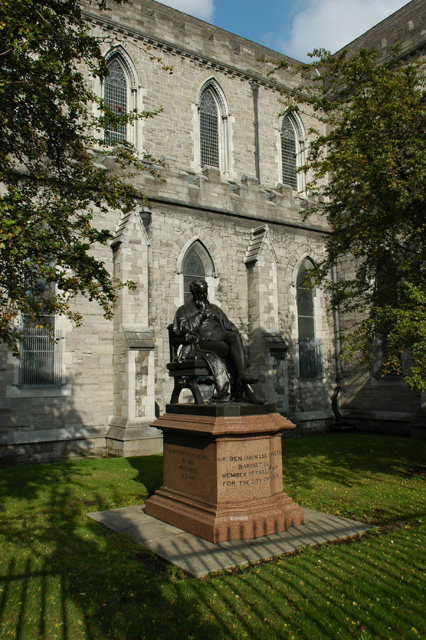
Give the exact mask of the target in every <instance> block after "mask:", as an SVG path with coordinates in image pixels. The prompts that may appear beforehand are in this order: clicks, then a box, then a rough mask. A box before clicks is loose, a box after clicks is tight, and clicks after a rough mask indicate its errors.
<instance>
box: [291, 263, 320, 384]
mask: <svg viewBox="0 0 426 640" xmlns="http://www.w3.org/2000/svg"><path fill="white" fill-rule="evenodd" d="M313 266H314V265H313V263H312V262H311V260H309V258H306V259H305V260H304V261H303V263H302V264H301V266H300V269H299V273H298V275H297V282H296V297H297V330H298V336H299V372H300V378H302V379H308V380H309V379H314V378H318V377H319V375H320V370H321V354H320V345H319V343H318V341H317V340H316V338H315V314H314V294H313V291H312V289H311V288H310V287H309V286H308V285H307V283H306V275H307V273H308V272H309V271H310V270H311V269H312V268H313Z"/></svg>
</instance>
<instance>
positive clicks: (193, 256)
mask: <svg viewBox="0 0 426 640" xmlns="http://www.w3.org/2000/svg"><path fill="white" fill-rule="evenodd" d="M178 272H179V273H181V274H182V275H183V292H184V298H185V300H187V299H188V298H189V285H190V283H191V281H192V280H194V279H195V278H201V279H207V278H211V277H215V276H216V270H215V266H214V262H213V259H212V257H211V255H210V252H209V251H208V249H207V247H206V246H205V244H204V243H203V242H202V241H201V240H200V239H199V238H198V237H195V238H193V239H192V240H191V241H190V242H188V243H187V244H186V245H185V247H184V248H183V250H182V252H181V255H180V257H179V264H178Z"/></svg>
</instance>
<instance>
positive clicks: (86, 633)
mask: <svg viewBox="0 0 426 640" xmlns="http://www.w3.org/2000/svg"><path fill="white" fill-rule="evenodd" d="M283 450H284V486H285V488H286V490H287V492H288V493H289V495H291V496H292V498H293V499H295V500H296V501H298V502H299V503H300V504H302V505H303V506H306V507H311V508H314V509H319V510H322V511H326V512H329V513H337V514H340V515H342V516H347V517H352V518H355V519H359V520H363V521H366V522H370V523H372V524H375V525H376V528H375V529H374V530H373V532H372V533H369V534H367V535H365V536H363V537H360V538H357V539H356V540H353V541H351V542H350V543H345V544H332V545H323V546H321V547H319V548H315V549H312V548H305V549H302V550H301V551H300V552H298V553H297V554H295V555H293V556H287V557H280V558H277V559H276V560H275V561H273V562H267V563H259V564H255V565H252V566H250V567H247V568H245V569H242V570H238V571H233V572H224V573H222V574H217V575H215V576H211V577H209V578H207V579H204V580H195V579H189V578H186V577H185V576H184V575H183V574H182V573H181V572H180V571H179V570H177V569H175V568H173V567H166V566H164V565H163V564H162V563H160V562H159V561H158V560H157V559H156V558H155V557H154V556H152V555H151V554H149V553H148V552H146V551H144V549H143V548H142V547H140V546H138V545H136V544H134V543H133V542H132V541H131V540H130V539H127V538H126V536H122V535H118V534H116V533H114V532H112V531H110V530H109V529H107V528H106V527H104V526H102V525H101V524H99V523H97V522H94V521H92V520H91V519H89V518H87V516H86V513H88V512H90V511H97V510H102V509H110V508H116V507H122V506H128V505H132V504H140V503H141V502H143V501H144V500H145V499H146V498H147V496H148V495H149V494H151V493H152V492H153V491H154V490H155V489H156V488H157V487H158V486H159V485H160V484H161V476H162V458H161V456H152V457H148V458H133V459H103V460H92V459H86V460H78V461H68V462H61V463H51V464H43V465H33V466H26V467H15V468H7V469H3V470H1V471H0V638H1V639H2V640H3V639H5V638H17V639H20V640H27V639H28V640H35V639H37V638H44V639H46V640H55V639H56V638H58V639H61V640H76V639H80V638H81V639H83V638H84V639H90V640H92V639H95V638H101V639H114V640H115V639H117V640H118V639H123V640H133V639H134V640H143V639H144V638H146V639H147V640H148V639H149V640H154V639H157V638H159V639H161V640H163V639H164V640H169V639H170V640H179V639H180V638H182V639H185V640H186V639H191V638H193V639H194V640H198V639H202V640H204V639H206V640H208V639H214V640H221V639H233V638H250V639H262V640H263V639H268V640H269V638H293V639H294V640H305V639H306V640H330V639H331V640H334V639H351V638H359V639H362V640H369V639H373V638H380V639H386V640H410V639H411V638H413V639H415V640H422V639H424V638H426V622H425V613H424V609H425V607H424V598H425V595H426V562H425V558H426V552H425V550H426V518H425V511H426V484H425V480H426V473H425V472H426V443H425V442H416V441H410V440H406V439H401V438H387V437H380V436H364V435H357V434H348V435H324V436H316V437H312V438H305V439H299V440H288V441H284V444H283Z"/></svg>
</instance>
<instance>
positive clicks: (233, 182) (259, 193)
mask: <svg viewBox="0 0 426 640" xmlns="http://www.w3.org/2000/svg"><path fill="white" fill-rule="evenodd" d="M411 5H415V6H416V7H417V8H418V7H420V5H419V3H418V2H417V1H416V0H414V2H413V3H411ZM409 6H410V5H409ZM111 8H112V9H113V10H112V11H111V12H110V13H108V14H105V15H104V14H102V16H101V15H100V14H99V13H96V9H95V7H94V6H92V5H87V7H86V8H85V11H86V15H87V19H88V20H89V21H90V24H91V26H92V28H93V33H94V34H96V35H98V36H99V37H101V38H102V39H103V42H104V50H105V55H106V56H107V57H108V56H110V55H120V59H121V60H123V61H124V62H123V63H124V64H125V66H126V69H127V71H128V82H129V104H130V106H132V105H133V106H135V107H138V108H139V109H145V110H149V111H152V110H156V109H158V108H159V107H162V109H163V111H162V112H161V113H160V114H159V115H157V116H156V117H155V118H152V119H147V120H144V121H143V122H142V123H139V124H138V125H135V127H134V128H132V129H131V130H129V138H130V139H131V140H133V141H134V142H135V145H136V147H137V149H138V150H139V151H140V152H143V151H148V152H149V153H150V154H152V156H153V157H154V158H155V160H152V161H150V162H147V165H146V166H147V171H144V172H134V171H133V172H128V173H127V178H128V180H129V181H131V182H132V183H133V184H135V185H136V186H137V187H140V188H141V189H142V191H143V192H144V193H145V194H146V196H147V197H148V199H149V202H148V203H146V202H140V203H139V204H138V205H137V206H135V209H134V210H133V211H129V212H127V213H126V214H125V215H121V216H120V214H119V213H118V212H117V211H110V212H109V213H108V214H107V215H102V217H101V216H99V217H98V219H97V220H96V224H99V225H102V226H103V227H106V228H108V229H109V230H110V231H111V232H112V234H113V235H114V240H113V242H112V243H111V246H110V247H103V248H101V249H94V250H95V251H96V252H97V255H98V256H99V257H101V258H102V259H103V260H104V261H105V263H106V264H107V266H108V268H109V269H110V270H111V272H112V273H113V274H114V275H115V276H116V277H117V278H119V279H122V280H127V279H131V280H133V281H135V282H136V284H137V288H136V290H135V291H129V290H126V289H123V290H121V291H120V292H119V294H118V298H117V309H116V313H115V316H114V319H113V321H107V320H105V319H104V318H103V317H102V314H101V313H100V310H99V309H98V308H97V307H96V306H94V305H93V304H92V303H90V302H88V301H87V300H85V299H83V298H81V299H79V300H77V301H76V308H77V310H78V311H81V312H82V313H83V315H84V325H83V326H82V327H78V328H75V327H72V326H71V325H70V323H68V322H67V321H65V320H63V319H60V318H59V319H58V320H57V329H58V330H59V331H60V332H61V336H62V339H61V341H60V348H61V349H62V357H63V359H62V368H63V383H64V384H63V385H62V386H58V387H55V388H43V389H42V388H25V387H19V386H18V385H17V377H16V376H17V369H18V363H17V361H16V360H15V359H14V358H13V357H12V355H11V354H10V353H8V352H7V350H6V349H4V348H3V349H2V350H0V358H1V360H0V417H1V423H0V460H3V461H4V462H7V461H22V462H27V461H29V460H38V459H43V460H48V459H56V458H60V457H63V456H65V455H105V454H109V455H134V454H138V455H139V454H149V453H156V452H159V451H160V450H161V434H160V433H159V432H158V431H157V430H156V429H153V428H151V427H150V426H149V425H150V423H151V422H152V421H153V419H154V417H155V414H156V413H157V414H158V412H161V411H163V410H164V408H165V405H166V403H167V402H168V401H169V398H170V394H171V388H172V384H171V380H170V378H169V377H168V374H167V370H166V364H167V362H168V360H169V345H168V333H167V325H168V324H169V323H170V322H171V321H172V320H173V316H174V314H175V312H176V309H177V308H178V307H179V306H180V305H181V304H182V303H183V274H182V260H183V257H184V255H185V252H186V251H187V250H188V247H190V246H191V243H193V242H199V243H201V245H202V246H203V247H204V250H205V251H206V252H208V254H209V256H210V259H211V261H212V264H213V265H214V268H213V269H212V272H211V273H210V274H209V275H208V277H207V281H208V284H209V293H210V298H211V299H212V301H214V302H216V303H217V304H219V305H220V306H221V307H222V308H223V309H224V311H225V312H226V314H227V315H228V316H229V317H230V319H231V320H232V321H233V322H234V323H235V324H236V325H237V327H238V328H239V330H240V331H241V333H242V336H243V339H244V343H245V346H246V349H247V354H248V357H249V360H250V362H251V365H252V367H253V370H256V371H257V372H258V373H259V376H260V380H259V383H258V385H257V388H256V391H257V392H258V393H261V394H264V396H265V398H266V399H267V400H269V401H273V402H276V403H277V406H278V407H279V409H280V410H281V411H282V412H284V413H285V414H286V415H287V416H288V417H290V418H291V419H293V421H295V422H296V423H297V424H298V425H299V431H300V430H302V431H304V432H306V433H309V432H315V431H318V430H324V429H327V428H328V427H329V425H330V424H331V423H332V422H333V412H332V410H331V397H332V394H333V391H334V389H335V380H336V358H335V350H334V346H335V334H334V329H335V327H334V319H333V314H332V313H331V312H330V309H329V308H328V302H327V298H326V296H325V295H324V292H323V291H322V290H321V289H316V290H315V292H314V293H315V295H314V314H315V327H316V338H317V339H318V341H319V342H320V343H321V349H322V358H321V359H322V373H321V376H320V377H319V378H318V379H316V380H305V381H304V380H301V379H300V375H299V357H298V345H297V339H298V331H297V306H296V280H297V273H298V270H299V267H300V265H301V264H302V263H303V260H304V259H305V258H306V257H309V258H311V259H312V260H313V261H319V260H321V258H322V256H323V254H324V241H325V239H326V237H327V236H328V234H329V233H330V229H329V228H328V227H327V225H326V224H325V222H324V220H322V219H321V218H319V217H316V216H311V217H309V218H308V219H306V220H305V219H304V216H303V213H304V212H305V211H306V210H307V209H308V208H309V206H310V201H309V194H307V193H306V192H304V191H303V190H302V191H301V192H299V193H298V192H296V191H293V190H292V189H291V187H288V186H284V185H283V184H281V180H282V178H281V175H282V167H281V148H280V130H281V122H282V112H283V106H282V104H281V103H280V101H279V95H278V93H277V92H276V90H275V89H274V87H273V85H272V84H271V83H270V80H269V78H268V77H267V75H266V72H267V66H266V65H265V64H264V63H262V62H260V61H259V60H260V59H261V58H265V57H266V58H277V57H279V54H277V53H276V52H273V51H270V50H268V49H266V48H264V47H261V46H260V45H257V44H255V43H253V42H249V41H247V40H245V39H243V38H240V37H239V36H235V35H233V34H231V33H228V32H226V31H223V30H221V29H218V28H216V27H212V26H210V25H208V24H206V23H204V22H202V21H199V20H197V19H195V18H191V17H190V16H186V15H185V14H182V13H180V12H178V11H175V10H174V9H171V8H169V7H165V6H164V5H161V4H159V3H157V2H154V1H153V0H144V1H143V2H136V1H135V0H130V1H129V2H127V3H126V4H123V5H119V6H117V5H116V4H115V3H111ZM416 24H417V23H415V28H414V31H415V32H416V33H417V31H416V29H417V26H416ZM379 27H380V25H379ZM380 28H381V27H380ZM151 53H152V54H154V55H156V56H161V57H162V61H163V63H164V64H165V65H173V74H172V75H170V74H168V73H167V72H164V71H162V70H161V64H159V63H158V62H155V61H151V60H150V54H151ZM281 57H282V56H281ZM281 79H282V81H283V82H284V83H285V84H286V85H287V86H288V87H294V86H295V85H296V84H298V80H297V78H296V77H295V76H294V75H292V74H291V72H289V71H283V72H282V77H281ZM87 80H88V82H89V83H91V85H92V87H93V89H94V90H95V91H97V92H99V94H101V92H102V87H101V86H100V84H97V83H96V82H94V81H93V79H91V78H90V77H88V78H87ZM210 80H211V81H213V82H214V83H215V86H216V87H218V90H220V91H221V95H222V97H223V104H224V107H223V109H224V112H223V113H224V118H223V122H224V124H223V127H226V132H225V133H226V137H227V144H226V158H225V160H226V162H225V163H224V165H223V167H222V170H219V169H217V168H215V167H201V166H200V158H199V152H198V148H199V134H198V103H199V99H200V92H201V90H202V87H203V85H204V84H205V83H206V82H208V81H210ZM256 96H257V98H256ZM255 99H257V106H258V140H259V148H258V149H257V150H256V144H255V140H256V135H255V134H256V131H255ZM314 124H316V123H315V120H314V118H313V117H312V116H311V115H309V114H303V115H302V116H301V127H302V128H303V129H304V131H305V134H306V132H307V131H308V130H309V128H310V127H311V126H312V125H314ZM307 137H308V139H309V136H307ZM256 151H258V163H256ZM98 161H99V162H101V163H103V164H104V165H105V167H106V168H107V169H110V170H112V171H116V170H118V168H117V167H116V165H115V162H114V158H113V157H112V156H111V157H106V156H105V155H103V156H99V158H98ZM152 169H155V175H153V174H152V172H151V171H150V170H152ZM347 376H348V377H347V380H350V381H351V382H350V385H346V386H345V388H344V393H343V395H342V399H343V404H345V406H347V408H348V411H349V413H351V412H352V413H351V415H352V417H353V416H354V415H355V413H354V412H355V411H357V410H358V411H364V412H365V411H366V410H368V409H369V408H371V409H372V408H374V409H375V410H377V409H378V408H380V410H385V409H384V408H385V407H386V406H388V405H386V402H387V400H386V398H387V393H388V392H387V391H383V390H384V389H385V388H384V387H383V389H382V387H381V386H380V384H379V383H377V384H376V386H374V385H372V384H370V382H368V380H369V374H368V372H366V371H365V369H364V370H363V372H362V373H360V374H359V375H358V373H356V372H355V373H354V371H352V372H349V373H347ZM367 382H368V384H367ZM378 390H380V392H379V391H378ZM382 391H383V392H382ZM394 399H395V402H394V404H392V407H391V408H390V407H389V411H391V412H393V415H394V416H395V415H397V413H398V407H399V406H400V403H405V405H404V406H405V407H406V411H407V412H411V411H414V407H415V404H416V400H415V399H414V400H413V399H412V397H410V400H409V402H408V404H407V396H406V392H405V391H404V392H403V393H402V395H397V394H395V395H394ZM378 405H380V407H379V406H378ZM408 407H409V408H408ZM386 410H387V409H386ZM395 412H396V413H395Z"/></svg>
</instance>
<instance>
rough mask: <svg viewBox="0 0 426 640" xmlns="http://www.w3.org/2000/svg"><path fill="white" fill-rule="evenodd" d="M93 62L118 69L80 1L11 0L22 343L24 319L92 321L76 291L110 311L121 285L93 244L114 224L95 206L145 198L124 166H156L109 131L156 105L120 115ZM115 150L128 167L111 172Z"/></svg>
mask: <svg viewBox="0 0 426 640" xmlns="http://www.w3.org/2000/svg"><path fill="white" fill-rule="evenodd" d="M94 1H95V3H96V4H97V5H98V6H99V7H100V8H101V9H105V1H104V0H94ZM148 55H149V54H148ZM82 69H86V70H87V71H88V73H89V74H90V76H92V77H97V78H99V79H100V80H102V79H103V78H104V77H105V76H106V75H107V73H108V69H107V66H106V63H105V60H104V58H103V56H102V50H101V42H100V41H99V40H98V39H96V38H95V37H93V36H92V35H91V34H90V31H89V25H88V24H87V22H86V21H85V19H84V17H83V14H82V10H81V6H80V3H79V2H78V1H77V0H7V1H6V0H5V1H4V2H2V3H1V4H0V104H1V109H0V342H6V343H8V344H9V345H10V346H12V347H14V348H15V350H17V339H18V338H19V336H20V335H21V332H22V318H27V319H30V320H33V321H36V322H38V323H40V324H43V323H44V319H45V317H46V316H48V315H52V314H66V315H68V316H69V317H70V318H72V319H73V320H74V321H76V322H77V323H79V322H81V320H82V318H81V316H80V315H79V314H77V313H75V312H73V311H72V307H71V302H72V299H73V298H74V297H75V296H76V295H77V294H83V295H84V296H86V297H87V298H88V299H90V300H95V301H97V302H98V303H99V304H100V305H101V307H102V310H103V312H104V314H105V316H106V317H110V316H111V314H112V311H113V306H114V302H115V299H116V289H117V284H116V283H115V282H114V281H113V280H112V277H111V275H110V273H109V272H108V271H107V270H106V268H105V267H104V265H103V263H102V262H101V261H99V260H97V259H96V258H95V257H94V255H93V251H91V249H92V248H93V247H94V246H96V245H105V244H107V243H108V242H109V240H110V234H109V233H108V231H107V230H105V229H102V228H97V227H95V226H94V224H93V216H94V212H95V211H96V212H100V213H101V214H102V213H103V212H106V211H107V209H108V208H110V207H114V208H118V209H123V208H126V207H130V206H132V205H133V204H134V202H135V199H136V198H142V197H143V195H142V194H141V193H139V192H137V191H135V190H134V189H133V188H132V187H131V186H130V185H129V184H128V183H127V182H126V181H125V179H124V176H125V168H126V167H128V166H129V164H133V165H136V166H137V167H139V169H140V170H145V169H146V167H147V164H146V162H144V160H145V158H142V157H140V156H138V154H137V153H136V151H135V149H134V148H132V147H131V145H129V144H126V143H122V144H119V145H116V146H115V148H114V149H113V150H112V149H111V147H110V146H108V145H107V142H108V141H105V136H104V131H105V127H108V126H112V127H114V126H117V125H118V124H122V123H124V122H129V121H135V120H137V119H139V118H143V117H150V116H153V115H154V113H145V112H142V113H138V112H136V111H134V112H131V113H129V114H120V115H115V114H113V113H112V112H111V111H110V110H109V109H108V108H107V107H106V105H105V104H104V103H103V102H102V100H101V99H100V98H99V97H98V96H96V95H95V94H94V93H93V92H92V91H91V89H90V88H89V86H88V84H87V81H86V80H87V77H85V76H84V73H83V71H82ZM94 105H95V107H96V108H94ZM105 155H113V156H114V157H115V161H116V164H117V166H118V167H121V171H120V170H118V171H116V172H110V171H107V170H105V167H104V166H103V165H102V158H103V157H105ZM20 319H21V322H20V321H19V320H20Z"/></svg>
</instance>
